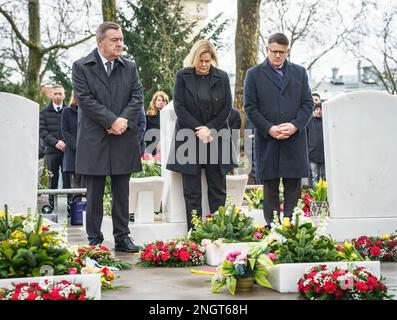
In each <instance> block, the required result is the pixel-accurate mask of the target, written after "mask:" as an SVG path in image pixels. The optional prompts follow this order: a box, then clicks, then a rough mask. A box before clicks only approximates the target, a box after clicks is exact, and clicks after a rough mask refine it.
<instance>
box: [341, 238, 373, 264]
mask: <svg viewBox="0 0 397 320" xmlns="http://www.w3.org/2000/svg"><path fill="white" fill-rule="evenodd" d="M336 250H338V260H343V261H364V260H369V259H368V258H367V259H366V258H364V257H363V256H362V255H361V254H360V252H358V250H357V249H356V248H355V247H354V245H352V244H351V243H350V242H347V241H345V242H344V243H343V245H337V246H336Z"/></svg>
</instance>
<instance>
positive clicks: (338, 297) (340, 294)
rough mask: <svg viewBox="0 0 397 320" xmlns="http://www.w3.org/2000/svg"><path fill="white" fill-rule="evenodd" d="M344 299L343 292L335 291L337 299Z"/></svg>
mask: <svg viewBox="0 0 397 320" xmlns="http://www.w3.org/2000/svg"><path fill="white" fill-rule="evenodd" d="M342 297H343V290H340V289H337V290H336V291H335V298H336V299H340V298H342Z"/></svg>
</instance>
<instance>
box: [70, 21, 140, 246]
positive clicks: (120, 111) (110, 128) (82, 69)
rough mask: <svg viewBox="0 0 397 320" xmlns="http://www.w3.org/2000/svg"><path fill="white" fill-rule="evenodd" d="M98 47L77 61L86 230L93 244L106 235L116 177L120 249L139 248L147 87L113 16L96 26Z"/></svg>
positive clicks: (79, 159) (78, 162)
mask: <svg viewBox="0 0 397 320" xmlns="http://www.w3.org/2000/svg"><path fill="white" fill-rule="evenodd" d="M97 45H98V48H97V49H95V50H94V51H92V52H91V53H90V54H89V55H88V56H86V57H84V58H82V59H80V60H78V61H76V62H75V63H74V64H73V73H72V78H73V87H74V90H75V93H76V95H77V101H78V105H79V122H78V132H77V148H76V172H77V173H79V174H83V175H84V176H85V182H86V186H87V211H86V212H87V215H86V218H87V234H88V240H89V243H90V245H98V244H100V243H102V241H103V235H102V232H101V224H102V218H103V193H104V187H105V179H106V176H110V177H111V181H112V198H113V202H112V221H113V236H114V238H115V244H116V245H115V249H116V251H124V252H136V251H138V250H139V247H137V246H135V245H134V243H133V242H132V240H131V239H130V238H129V236H128V235H129V233H130V231H129V228H128V218H129V213H128V194H129V179H130V175H131V172H137V171H140V170H141V160H140V149H139V134H138V129H137V121H138V117H139V113H140V112H141V109H142V105H143V90H142V85H141V82H140V80H139V76H138V71H137V67H136V65H135V63H134V62H133V61H131V60H128V59H125V58H123V57H122V56H121V54H122V51H123V33H122V31H121V29H120V26H119V25H118V24H116V23H114V22H104V23H102V24H101V25H100V26H99V27H98V30H97Z"/></svg>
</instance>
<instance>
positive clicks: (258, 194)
mask: <svg viewBox="0 0 397 320" xmlns="http://www.w3.org/2000/svg"><path fill="white" fill-rule="evenodd" d="M244 198H245V199H246V200H247V201H248V204H249V206H250V207H254V208H255V209H263V188H257V189H254V190H250V191H249V192H248V193H244Z"/></svg>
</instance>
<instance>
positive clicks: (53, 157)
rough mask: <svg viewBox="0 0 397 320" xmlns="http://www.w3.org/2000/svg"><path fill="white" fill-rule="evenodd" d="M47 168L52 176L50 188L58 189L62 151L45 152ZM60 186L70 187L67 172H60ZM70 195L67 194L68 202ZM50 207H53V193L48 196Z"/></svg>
mask: <svg viewBox="0 0 397 320" xmlns="http://www.w3.org/2000/svg"><path fill="white" fill-rule="evenodd" d="M45 157H46V160H47V169H48V170H49V171H51V174H52V177H50V189H58V182H59V170H61V171H63V170H62V163H63V153H52V154H47V155H46V156H45ZM62 188H63V189H70V175H69V174H68V173H65V172H64V173H62ZM71 198H72V195H68V203H69V202H70V201H71ZM48 200H49V203H50V206H51V207H54V195H51V194H50V195H49V197H48Z"/></svg>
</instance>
